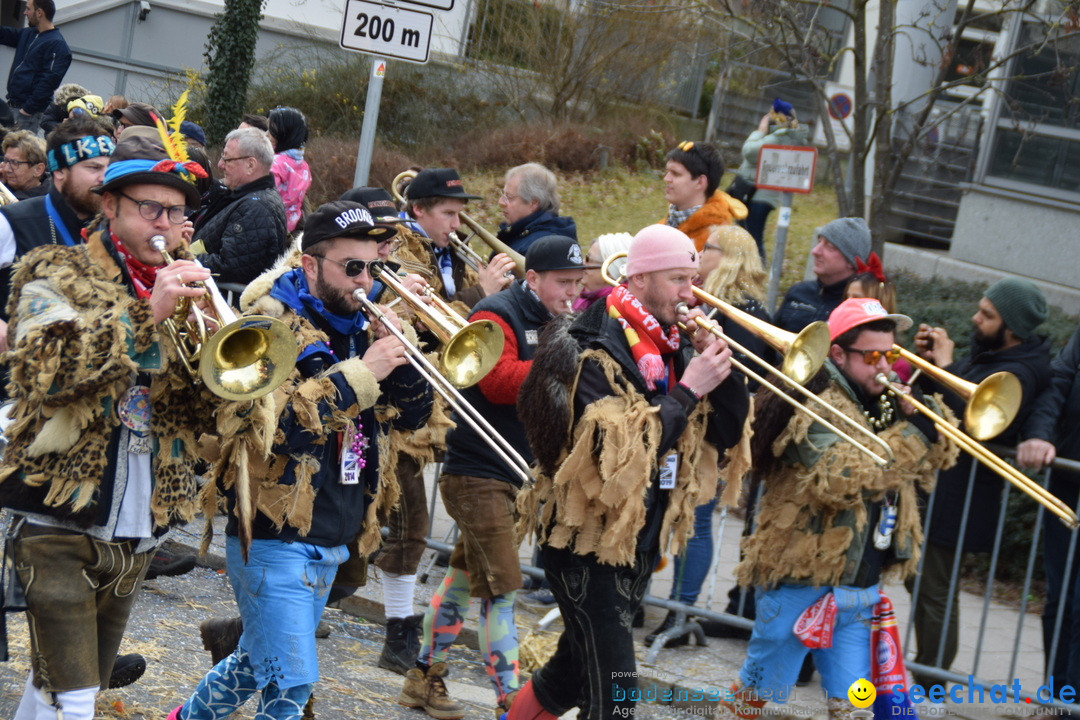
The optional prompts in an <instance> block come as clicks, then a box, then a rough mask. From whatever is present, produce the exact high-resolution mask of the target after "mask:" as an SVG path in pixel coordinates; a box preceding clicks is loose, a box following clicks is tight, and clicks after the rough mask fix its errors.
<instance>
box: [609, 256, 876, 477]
mask: <svg viewBox="0 0 1080 720" xmlns="http://www.w3.org/2000/svg"><path fill="white" fill-rule="evenodd" d="M623 255H625V253H616V254H615V255H612V256H611V257H609V258H607V259H606V260H605V261H604V264H603V265H602V266H601V268H600V273H601V275H602V276H603V278H604V280H605V281H606V282H608V283H609V284H611V285H618V284H620V281H619V280H618V279H616V278H613V277H611V275H610V268H611V264H612V263H613V262H615V261H616V260H619V259H621V257H622V256H623ZM694 293H695V295H697V296H698V297H700V298H703V299H706V301H707V302H710V303H713V302H715V303H716V307H717V308H718V309H720V310H721V312H724V313H725V314H728V317H730V318H731V320H732V321H733V322H735V323H737V324H738V325H740V326H742V327H743V328H745V329H746V330H748V331H750V332H751V333H752V334H754V335H755V336H757V337H760V338H762V339H763V340H764V341H765V342H767V343H768V344H769V345H771V346H772V347H773V348H775V349H776V350H778V351H779V352H781V353H783V354H784V361H783V363H782V367H784V368H785V371H780V370H777V369H776V368H774V367H773V366H772V365H770V364H769V363H768V362H766V361H765V360H763V359H762V358H760V357H758V356H757V355H755V354H754V353H752V352H750V351H749V350H747V349H746V347H744V346H743V345H741V344H739V343H737V342H735V341H734V340H732V339H731V338H730V337H728V336H727V334H725V333H724V331H723V330H722V329H721V328H720V325H719V324H718V323H716V322H714V321H712V320H708V319H706V318H703V317H698V318H695V321H696V322H697V325H698V326H699V327H701V328H703V329H705V330H706V331H707V332H710V333H712V334H713V335H716V336H717V337H719V338H720V339H722V340H724V341H725V342H726V343H727V344H728V346H729V347H731V348H732V349H733V350H734V351H736V352H739V353H742V354H743V355H744V356H746V358H747V359H749V360H752V361H754V362H756V363H757V364H758V365H759V366H760V367H761V368H762V369H763V370H765V371H766V372H767V373H769V374H771V375H773V376H774V377H775V378H777V379H778V380H780V381H782V382H783V383H785V384H786V385H787V386H788V387H789V388H791V389H792V390H795V391H797V392H800V393H802V394H803V395H804V396H805V397H807V398H808V399H812V400H814V401H815V402H817V403H818V404H819V405H822V406H823V407H824V408H825V409H826V410H830V411H832V412H833V414H834V415H835V416H836V417H837V418H839V419H840V420H841V421H843V422H845V423H847V424H848V426H849V427H850V428H851V429H852V430H854V431H856V432H859V433H861V434H862V435H864V436H865V437H866V438H867V439H869V440H870V441H871V442H873V443H874V444H876V445H877V446H878V447H879V448H881V449H882V450H883V451H884V456H882V455H879V454H878V453H877V452H874V451H873V450H871V449H870V448H868V447H866V446H865V445H863V444H862V443H860V442H859V441H857V440H856V439H855V438H853V437H852V436H851V435H850V434H848V433H846V432H844V431H843V430H841V429H840V428H838V427H837V426H836V425H835V424H834V423H832V422H829V421H828V420H826V419H825V418H824V417H822V416H821V414H820V413H817V412H814V411H813V410H811V409H810V408H809V407H807V406H806V405H805V404H803V403H801V402H799V401H798V400H797V399H795V398H794V397H792V396H791V395H790V394H788V393H787V392H785V391H784V390H782V389H781V388H780V387H779V386H777V385H776V384H774V383H772V382H770V381H769V380H767V379H765V378H764V377H763V376H762V375H761V374H759V373H757V372H755V371H753V370H751V369H750V368H749V367H747V365H746V364H745V363H743V362H741V361H739V360H737V359H735V358H732V359H731V364H732V365H733V366H734V367H736V368H737V369H739V370H740V371H741V372H742V373H743V374H745V375H746V376H747V377H750V378H752V379H753V380H755V381H756V382H758V383H759V384H761V385H762V386H763V387H766V388H768V389H769V390H770V391H771V392H773V393H775V394H776V395H777V396H778V397H779V398H780V399H781V400H783V401H784V402H786V403H787V404H789V405H791V406H792V407H793V408H795V409H796V410H799V411H801V412H804V413H806V414H807V415H809V416H810V417H811V418H813V419H814V420H815V421H817V422H819V423H821V424H822V425H823V426H825V427H826V428H828V429H829V430H830V431H832V432H834V433H836V434H837V435H838V436H840V437H842V438H843V439H844V440H846V441H847V442H849V443H851V444H852V445H853V446H854V447H855V448H857V449H858V450H859V451H860V452H863V453H865V454H866V455H868V456H869V457H870V458H871V459H872V460H873V461H874V462H875V463H877V464H878V465H881V466H882V467H886V466H888V465H889V464H890V463H891V462H892V448H890V447H889V444H888V443H887V442H885V441H884V440H882V439H881V438H879V437H878V436H877V435H876V434H875V433H874V432H873V431H872V430H870V429H869V428H866V427H864V426H862V425H860V424H859V423H858V422H857V421H855V420H854V419H852V418H849V417H847V416H846V415H844V414H843V413H841V412H840V411H838V410H837V409H836V408H834V407H832V406H830V405H828V404H827V403H825V402H823V401H822V400H821V399H820V398H819V397H817V395H814V394H813V393H812V392H810V391H809V390H807V389H806V388H804V387H803V386H802V384H801V383H804V382H806V381H808V380H809V379H810V378H811V377H813V376H814V375H815V374H816V373H817V371H818V370H819V369H820V368H821V365H822V363H824V362H825V359H826V357H827V356H828V350H829V347H830V345H831V341H830V340H829V329H828V326H827V325H826V324H825V323H812V324H810V325H809V326H807V327H806V328H805V329H804V330H803V331H802V332H801V333H799V334H798V335H795V334H794V333H789V332H788V331H786V330H783V329H781V328H778V327H775V326H774V325H770V324H769V323H766V322H763V321H761V320H758V319H757V318H755V317H753V316H751V315H749V314H747V313H745V312H743V311H741V310H739V309H738V308H736V307H734V306H732V305H730V304H728V303H725V302H724V301H723V300H720V299H719V298H717V297H714V296H713V295H710V294H709V293H707V292H705V291H704V290H700V289H698V288H694ZM676 310H677V311H678V312H679V314H680V315H682V314H686V313H687V312H689V310H690V308H689V307H687V305H686V304H685V303H679V305H678V306H677V307H676ZM729 311H730V313H729ZM679 327H680V328H681V329H682V330H684V331H685V332H688V333H689V332H690V330H689V329H688V328H687V327H686V325H685V324H684V323H681V322H680V323H679ZM789 372H790V373H792V374H793V375H794V376H795V377H791V376H789V375H788V374H787V373H789Z"/></svg>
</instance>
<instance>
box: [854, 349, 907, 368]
mask: <svg viewBox="0 0 1080 720" xmlns="http://www.w3.org/2000/svg"><path fill="white" fill-rule="evenodd" d="M844 352H849V353H857V354H860V355H862V359H863V362H864V363H866V364H867V365H877V364H878V363H879V362H880V361H881V358H885V362H887V363H889V364H890V365H892V364H893V363H894V362H896V361H897V360H899V359H900V351H899V350H898V349H897V348H893V349H892V350H886V351H885V352H882V351H881V350H856V349H855V348H846V349H845V350H844Z"/></svg>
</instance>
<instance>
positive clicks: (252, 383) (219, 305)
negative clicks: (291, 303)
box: [150, 235, 297, 400]
mask: <svg viewBox="0 0 1080 720" xmlns="http://www.w3.org/2000/svg"><path fill="white" fill-rule="evenodd" d="M150 245H151V247H153V248H154V249H155V250H157V251H158V252H160V253H161V255H162V257H164V258H165V262H166V263H171V262H172V261H173V258H172V256H171V255H170V254H169V252H168V250H167V249H166V244H165V238H164V237H163V236H161V235H155V236H153V237H152V238H150ZM200 285H201V286H202V287H203V289H204V290H205V293H204V295H203V297H201V298H184V300H186V302H184V301H181V302H178V303H177V308H176V312H174V313H173V315H172V316H171V317H169V318H166V319H165V321H164V322H163V323H161V326H162V330H163V332H164V333H165V334H166V335H167V336H168V338H169V340H170V341H171V342H172V343H173V345H175V346H176V349H177V354H178V355H179V356H180V361H181V362H182V363H183V365H184V368H185V369H186V370H187V371H188V373H189V374H190V375H191V377H192V379H193V380H195V381H196V382H199V381H201V382H202V383H203V384H204V385H205V386H206V389H207V390H209V391H210V392H212V393H214V394H215V395H217V396H218V397H221V398H225V399H226V400H254V399H256V398H260V397H262V396H263V395H266V394H268V393H270V392H273V391H274V390H275V389H276V388H277V387H278V386H279V385H281V383H283V382H285V380H286V378H288V377H289V374H290V373H291V372H292V371H293V367H295V365H296V354H297V347H296V337H295V336H294V335H293V332H292V330H290V329H289V326H288V325H286V324H285V323H283V322H281V321H280V320H277V319H275V318H272V317H268V316H266V315H245V316H243V317H240V318H237V316H236V313H235V312H234V311H233V309H232V308H231V307H229V304H228V303H226V302H225V299H224V298H223V297H222V296H221V292H220V291H219V290H218V289H217V285H216V284H215V283H214V281H213V279H212V278H211V279H209V280H207V281H206V282H205V283H199V284H194V283H193V284H192V285H191V287H198V286H200ZM192 300H195V302H192ZM204 306H205V307H204ZM189 316H190V319H189ZM210 324H214V325H216V326H217V327H218V329H217V330H216V331H212V330H211V329H210Z"/></svg>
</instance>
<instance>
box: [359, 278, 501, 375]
mask: <svg viewBox="0 0 1080 720" xmlns="http://www.w3.org/2000/svg"><path fill="white" fill-rule="evenodd" d="M370 267H371V277H372V278H374V279H377V280H381V281H382V282H383V284H385V285H386V286H387V287H388V288H390V290H392V291H393V292H394V293H395V294H396V295H397V296H398V297H399V298H401V301H402V302H404V303H405V304H406V305H407V306H408V307H409V308H410V309H411V310H412V311H413V313H415V314H416V316H417V317H418V318H420V321H421V322H422V323H424V325H425V326H426V327H427V328H428V329H429V330H431V332H433V333H434V334H435V336H436V337H438V338H439V341H440V342H441V343H442V346H443V347H442V352H441V353H440V354H439V365H440V367H441V369H442V370H441V373H440V374H441V375H443V376H444V377H445V378H446V379H447V380H448V381H449V382H450V383H451V384H453V385H454V387H458V388H467V387H469V386H470V385H475V384H476V383H478V382H479V381H480V379H481V378H483V377H484V376H485V375H487V374H488V373H489V372H491V368H493V367H495V363H496V362H498V360H499V356H500V355H502V351H503V345H504V344H505V342H506V338H505V337H503V333H502V330H501V329H500V328H499V326H498V325H496V324H495V323H494V322H492V321H491V320H476V321H474V322H468V321H467V320H466V319H465V318H463V317H461V315H459V314H458V313H457V312H455V311H454V310H453V308H451V307H450V305H449V304H447V303H446V302H444V301H443V299H442V298H440V297H438V295H437V294H436V293H434V292H431V289H430V288H428V290H427V292H426V293H425V295H426V296H427V297H429V298H431V300H432V302H433V304H434V305H435V307H431V306H429V305H427V304H426V303H424V302H423V300H421V299H420V298H418V297H416V294H415V293H413V292H411V291H409V290H408V289H407V288H406V287H405V285H404V284H403V283H402V282H401V280H399V279H398V277H397V275H395V274H394V272H393V271H392V270H390V269H389V268H387V267H386V266H385V265H383V264H382V263H373V264H372V265H371V266H370Z"/></svg>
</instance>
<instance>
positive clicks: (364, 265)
mask: <svg viewBox="0 0 1080 720" xmlns="http://www.w3.org/2000/svg"><path fill="white" fill-rule="evenodd" d="M312 257H317V258H319V259H320V260H329V261H330V262H332V263H334V264H335V265H340V266H341V267H343V268H345V274H346V275H347V276H349V277H356V276H357V275H359V274H360V273H362V272H364V270H365V269H367V270H368V273H369V274H370V273H371V270H370V268H371V267H372V266H374V265H375V261H374V260H346V261H345V262H341V261H340V260H334V259H333V258H328V257H326V256H325V255H312Z"/></svg>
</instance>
